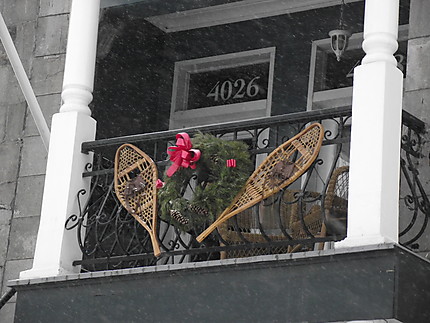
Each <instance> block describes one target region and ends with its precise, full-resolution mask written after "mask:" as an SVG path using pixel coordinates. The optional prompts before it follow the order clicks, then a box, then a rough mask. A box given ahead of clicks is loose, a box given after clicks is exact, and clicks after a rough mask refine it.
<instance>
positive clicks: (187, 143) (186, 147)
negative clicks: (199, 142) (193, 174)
mask: <svg viewBox="0 0 430 323" xmlns="http://www.w3.org/2000/svg"><path fill="white" fill-rule="evenodd" d="M192 147H193V145H192V143H191V139H190V136H188V134H187V133H185V132H181V133H178V134H177V135H176V146H171V147H169V148H167V153H168V154H169V155H170V160H171V161H173V165H172V166H170V167H169V169H168V170H167V176H169V177H171V176H172V175H173V174H174V173H175V172H176V171H177V170H178V169H179V168H180V167H184V168H187V167H190V168H191V169H195V168H196V162H197V161H198V160H199V159H200V155H201V152H200V150H198V149H191V148H192Z"/></svg>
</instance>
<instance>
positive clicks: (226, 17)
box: [146, 0, 363, 33]
mask: <svg viewBox="0 0 430 323" xmlns="http://www.w3.org/2000/svg"><path fill="white" fill-rule="evenodd" d="M358 1H363V0H346V1H345V2H346V3H351V2H358ZM339 3H340V1H339V0H244V1H237V2H233V3H227V4H222V5H218V6H211V7H205V8H199V9H193V10H187V11H181V12H176V13H171V14H166V15H160V16H153V17H149V18H146V20H148V21H149V22H151V23H152V24H153V25H155V26H157V27H158V28H160V29H161V30H163V31H164V32H166V33H171V32H178V31H184V30H191V29H197V28H203V27H211V26H217V25H224V24H230V23H235V22H240V21H247V20H254V19H259V18H266V17H272V16H279V15H283V14H288V13H294V12H300V11H307V10H312V9H318V8H324V7H330V6H336V5H339Z"/></svg>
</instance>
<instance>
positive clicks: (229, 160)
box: [227, 159, 236, 167]
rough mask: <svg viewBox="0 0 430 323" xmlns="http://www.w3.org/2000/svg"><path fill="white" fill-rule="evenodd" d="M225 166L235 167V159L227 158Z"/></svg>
mask: <svg viewBox="0 0 430 323" xmlns="http://www.w3.org/2000/svg"><path fill="white" fill-rule="evenodd" d="M227 167H236V159H227Z"/></svg>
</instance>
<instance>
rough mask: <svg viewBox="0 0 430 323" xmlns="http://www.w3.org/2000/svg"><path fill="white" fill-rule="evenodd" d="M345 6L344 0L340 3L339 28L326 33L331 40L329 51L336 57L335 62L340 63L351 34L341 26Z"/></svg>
mask: <svg viewBox="0 0 430 323" xmlns="http://www.w3.org/2000/svg"><path fill="white" fill-rule="evenodd" d="M344 6H345V2H344V0H342V1H341V3H340V18H339V28H338V29H335V30H332V31H330V32H329V33H328V35H329V36H330V38H331V49H332V50H333V52H334V53H335V55H336V58H337V61H338V62H339V61H340V57H341V56H342V54H343V53H344V52H345V50H346V48H347V47H348V40H349V37H351V32H350V31H349V30H346V29H345V28H344V25H343V9H344Z"/></svg>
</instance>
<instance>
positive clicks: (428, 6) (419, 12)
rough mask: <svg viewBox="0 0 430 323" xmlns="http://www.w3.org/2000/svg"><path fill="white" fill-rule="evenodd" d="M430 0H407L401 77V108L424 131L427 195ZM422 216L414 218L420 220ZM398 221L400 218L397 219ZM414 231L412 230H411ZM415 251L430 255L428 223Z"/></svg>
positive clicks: (422, 173) (423, 174)
mask: <svg viewBox="0 0 430 323" xmlns="http://www.w3.org/2000/svg"><path fill="white" fill-rule="evenodd" d="M429 17H430V1H428V0H411V12H410V22H409V43H408V62H407V76H406V80H405V86H404V89H405V93H404V100H403V108H404V109H405V110H407V111H409V112H410V113H412V114H413V115H414V116H416V117H417V118H419V119H421V120H422V121H424V122H425V123H426V126H427V134H426V135H425V137H424V139H425V142H424V146H423V151H422V153H423V155H424V157H423V158H422V159H421V160H420V161H419V165H418V171H419V177H420V179H421V180H422V182H423V184H424V188H425V190H426V192H427V196H428V197H429V194H430V167H429V152H430V143H429V140H430V136H429V135H428V130H429V128H430V126H429V122H430V23H429V19H428V18H429ZM423 220H424V217H420V218H419V219H418V221H420V223H423ZM401 221H402V219H401ZM415 232H416V230H415ZM418 243H419V251H420V252H421V254H422V255H423V256H425V257H427V258H430V226H429V227H428V228H427V230H426V231H425V234H424V235H423V237H422V238H421V239H420V240H419V241H418Z"/></svg>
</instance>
